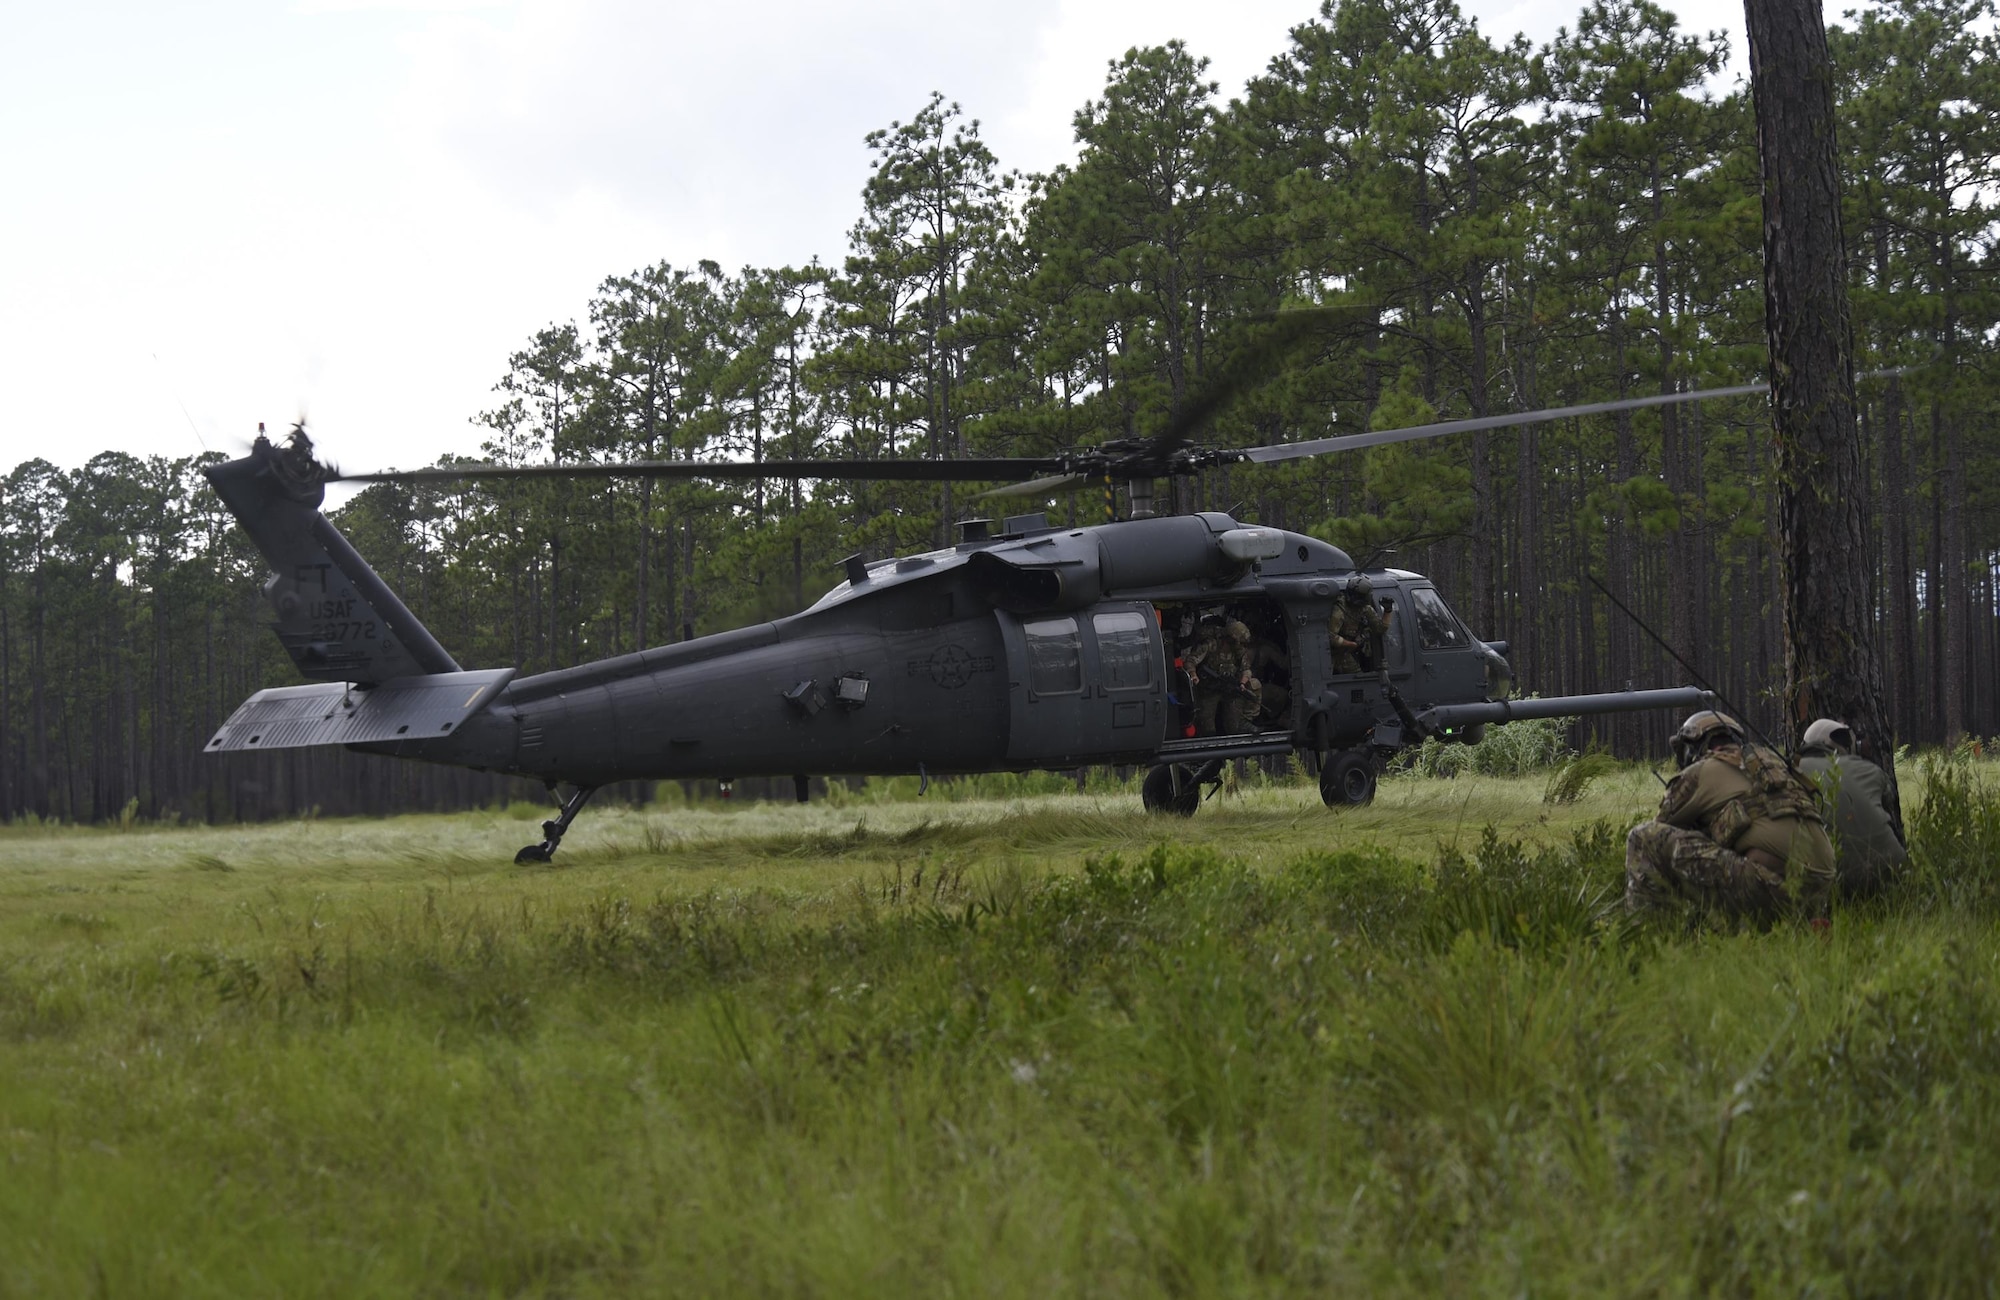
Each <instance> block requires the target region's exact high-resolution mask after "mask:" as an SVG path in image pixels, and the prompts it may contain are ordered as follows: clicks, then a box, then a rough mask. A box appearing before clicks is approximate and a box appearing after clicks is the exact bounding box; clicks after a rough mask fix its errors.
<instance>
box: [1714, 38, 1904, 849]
mask: <svg viewBox="0 0 2000 1300" xmlns="http://www.w3.org/2000/svg"><path fill="white" fill-rule="evenodd" d="M1744 12H1745V16H1746V20H1747V21H1746V25H1747V27H1748V30H1749V35H1750V87H1751V94H1752V97H1753V99H1754V101H1755V105H1756V111H1757V146H1758V147H1757V152H1758V155H1759V158H1760V161H1761V164H1762V173H1763V189H1764V325H1765V332H1766V335H1767V336H1768V338H1769V342H1770V351H1771V399H1772V400H1771V409H1772V414H1773V417H1774V423H1775V425H1776V430H1777V453H1778V475H1777V478H1778V519H1779V526H1780V530H1781V545H1782V547H1783V551H1782V555H1783V564H1784V583H1785V609H1784V614H1785V715H1786V717H1785V723H1786V725H1787V726H1789V727H1791V728H1794V730H1793V732H1792V734H1793V735H1796V734H1798V733H1797V730H1796V729H1797V728H1801V727H1803V726H1804V725H1805V724H1806V723H1808V722H1810V721H1811V720H1812V719H1813V718H1815V717H1819V716H1828V717H1835V718H1839V719H1841V720H1842V721H1844V722H1846V723H1847V724H1848V725H1849V726H1851V727H1852V728H1853V729H1854V734H1855V738H1856V741H1857V745H1859V746H1861V747H1864V748H1866V749H1868V750H1869V751H1871V756H1873V757H1876V758H1878V759H1880V760H1881V761H1882V762H1883V766H1884V768H1885V769H1886V770H1888V772H1889V801H1890V805H1891V809H1892V811H1894V810H1895V808H1896V804H1897V797H1896V781H1895V772H1894V764H1893V763H1892V762H1891V761H1890V760H1891V759H1892V758H1893V756H1894V754H1895V749H1896V747H1895V738H1894V736H1893V734H1892V733H1891V732H1890V730H1889V726H1888V721H1887V719H1886V717H1885V716H1884V713H1883V708H1882V670H1881V663H1880V660H1879V659H1878V657H1877V653H1876V648H1875V640H1876V630H1875V609H1874V602H1873V601H1872V600H1871V599H1870V592H1871V588H1870V585H1869V581H1868V562H1867V556H1868V539H1867V534H1866V532H1865V530H1864V528H1863V526H1862V518H1861V499H1862V490H1861V489H1862V483H1861V443H1860V438H1859V436H1858V435H1857V431H1856V425H1855V416H1854V355H1853V352H1854V344H1853V327H1852V324H1851V321H1850V318H1849V316H1848V310H1847V247H1846V243H1845V242H1844V240H1843V239H1842V237H1841V229H1840V157H1839V149H1838V144H1837V142H1836V141H1835V139H1834V114H1833V65H1832V63H1831V61H1830V60H1829V59H1828V57H1827V48H1826V28H1825V26H1824V25H1823V24H1822V21H1821V18H1820V6H1819V4H1818V0H1746V3H1745V5H1744ZM1787 739H1789V737H1788V738H1787ZM1899 820H1900V818H1899Z"/></svg>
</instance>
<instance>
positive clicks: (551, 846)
mask: <svg viewBox="0 0 2000 1300" xmlns="http://www.w3.org/2000/svg"><path fill="white" fill-rule="evenodd" d="M549 788H550V789H551V790H554V788H555V787H554V785H553V784H551V785H550V787H549ZM596 789H597V787H596V786H594V785H582V786H578V787H577V788H576V793H575V794H572V795H571V796H570V797H569V798H567V799H565V800H563V806H562V813H561V815H559V816H558V817H557V818H556V819H555V820H554V821H552V822H543V823H542V842H541V843H540V844H530V845H528V846H527V847H526V848H524V849H522V850H521V851H520V852H519V853H516V854H515V855H514V862H515V864H516V865H520V866H526V865H527V864H529V863H533V862H539V863H543V864H547V863H550V862H553V861H555V856H556V846H557V845H559V844H561V843H562V838H563V832H564V831H567V830H568V829H569V824H570V823H571V822H573V821H575V820H576V815H577V814H578V813H580V812H582V811H583V805H584V804H585V802H587V801H588V800H589V798H590V796H591V794H592V793H593V792H594V791H595V790H596Z"/></svg>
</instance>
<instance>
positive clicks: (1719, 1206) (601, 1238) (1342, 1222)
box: [0, 759, 2000, 1297]
mask: <svg viewBox="0 0 2000 1300" xmlns="http://www.w3.org/2000/svg"><path fill="white" fill-rule="evenodd" d="M1986 772H1987V765H1986V764H1984V763H1980V762H1975V761H1972V760H1969V759H1960V760H1958V761H1956V762H1953V763H1949V764H1946V763H1937V762H1934V763H1933V764H1931V765H1930V768H1929V769H1928V770H1927V771H1925V772H1919V771H1917V770H1914V769H1913V770H1911V771H1909V772H1908V773H1906V775H1905V790H1906V800H1907V801H1908V806H1909V807H1910V809H1911V810H1912V812H1913V813H1914V814H1915V815H1914V816H1913V818H1912V828H1913V835H1914V848H1915V850H1916V853H1917V859H1918V869H1917V870H1916V871H1915V872H1914V873H1913V875H1912V878H1911V879H1910V880H1909V881H1908V882H1906V883H1905V884H1903V885H1902V886H1901V887H1899V888H1898V889H1897V890H1896V891H1895V893H1894V895H1893V896H1892V897H1890V898H1888V899H1886V900H1883V901H1882V902H1880V903H1876V904H1871V905H1869V906H1868V907H1866V908H1857V909H1852V910H1848V911H1845V912H1842V913H1841V914H1839V915H1838V916H1837V917H1836V919H1835V923H1834V926H1833V928H1832V930H1831V932H1830V934H1828V935H1824V936H1822V935H1818V934H1815V933H1814V932H1812V931H1810V930H1807V929H1803V928H1795V927H1789V926H1786V927H1780V928H1779V929H1777V930H1776V931H1774V932H1772V933H1770V934H1763V935H1758V934H1747V933H1724V932H1720V931H1718V930H1716V929H1713V928H1708V929H1700V930H1697V929H1692V928H1689V927H1675V928H1673V929H1671V930H1665V931H1663V930H1660V929H1650V930H1635V929H1633V928H1631V927H1630V926H1628V925H1626V924H1625V923H1624V922H1623V921H1622V919H1621V917H1620V916H1619V914H1618V912H1617V910H1616V906H1615V904H1616V900H1617V897H1618V893H1619V890H1620V887H1621V875H1620V855H1621V852H1622V836H1623V831H1624V829H1625V827H1627V826H1628V825H1630V824H1631V822H1633V821H1634V820H1637V819H1638V818H1639V817H1640V816H1642V815H1643V814H1644V813H1645V812H1647V811H1648V810H1649V809H1650V808H1651V806H1652V805H1653V803H1654V801H1655V800H1656V798H1657V789H1658V787H1657V786H1656V785H1655V784H1654V783H1653V779H1652V778H1651V777H1650V776H1648V775H1646V774H1645V773H1643V772H1641V771H1638V770H1636V769H1628V770H1623V771H1619V772H1615V773H1613V774H1611V775H1609V776H1607V777H1606V778H1604V779H1603V780H1601V781H1599V782H1598V783H1597V784H1596V785H1594V786H1593V787H1592V788H1591V789H1590V791H1589V792H1588V793H1587V794H1586V795H1585V797H1584V798H1583V799H1582V800H1581V801H1579V802H1577V803H1574V804H1568V805H1551V804H1547V803H1545V802H1543V793H1544V788H1545V785H1546V782H1547V777H1546V775H1537V776H1529V777H1520V778H1511V779H1499V778H1485V777H1473V776H1463V777H1460V778H1459V779H1457V780H1423V779H1403V780H1396V781H1389V782H1385V783H1384V786H1383V789H1382V794H1381V797H1380V798H1379V800H1378V801H1377V803H1376V804H1375V805H1374V806H1372V807H1370V808H1367V809H1363V810H1356V811H1350V812H1344V813H1339V814H1335V813H1330V812H1328V811H1327V810H1325V809H1323V808H1321V807H1320V806H1319V802H1318V799H1317V797H1316V795H1315V794H1314V793H1313V792H1312V791H1311V790H1309V789H1308V788H1306V787H1304V786H1302V785H1286V784H1277V785H1263V784H1255V783H1252V784H1246V785H1245V786H1244V787H1243V788H1242V789H1240V790H1238V791H1236V792H1234V793H1232V794H1229V795H1226V796H1224V797H1220V798H1217V799H1215V800H1213V801H1212V802H1210V803H1209V804H1208V805H1206V806H1204V807H1203V809H1202V810H1201V812H1200V813H1199V815H1197V816H1196V817H1195V818H1193V819H1192V820H1190V821H1185V822H1181V821H1172V822H1163V821H1161V820H1159V819H1155V818H1150V817H1148V816H1146V815H1145V814H1143V813H1142V812H1141V811H1140V810H1139V807H1138V800H1137V797H1136V795H1133V794H1130V793H1127V792H1123V791H1109V792H1104V793H1085V794H1069V795H1038V796H1034V797H1028V798H1018V799H997V800H981V799H976V798H960V799H953V800H944V799H939V798H936V797H932V798H929V799H925V800H908V799H902V798H895V797H889V794H888V793H882V792H878V793H877V794H875V795H871V794H870V793H869V792H861V793H858V794H853V793H850V794H846V795H844V796H843V797H842V798H841V799H839V800H838V801H837V806H836V804H834V803H815V804H813V805H811V806H808V807H796V806H780V805H745V806H740V807H732V806H727V805H713V804H707V805H698V806H694V807H690V808H684V809H677V810H673V811H671V812H661V811H654V812H649V813H641V812H634V811H628V810H620V809H600V810H596V811H594V812H592V813H590V814H587V815H586V816H585V818H584V819H583V820H582V821H581V822H580V823H579V826H578V829H577V831H576V832H575V833H574V834H573V835H572V836H571V837H570V840H569V841H568V843H567V844H566V845H565V847H564V849H563V851H562V854H561V855H560V857H559V865H558V866H557V867H555V868H553V869H550V868H534V869H529V868H519V867H514V866H512V865H511V864H510V862H509V859H510V858H511V856H512V853H513V850H514V849H515V848H517V847H519V846H520V845H521V844H523V843H526V842H528V841H529V840H531V839H534V838H537V835H536V833H535V832H536V827H535V824H534V820H533V819H532V818H529V817H526V816H524V815H521V814H524V813H525V811H526V810H520V812H519V813H516V814H511V815H510V814H509V813H505V812H499V813H491V814H481V815H465V816H456V817H411V818H401V819H396V820H392V821H384V822H324V821H304V822H294V823H287V824H281V825H270V826H260V827H246V828H238V829H224V830H212V829H151V828H144V827H135V828H131V829H127V830H123V831H121V830H116V829H74V828H26V827H15V828H10V829H4V830H0V1295H5V1296H12V1295H60V1296H69V1295H92V1294H96V1295H105V1296H147V1295H229V1296H240V1295H274V1296H275V1295H283V1296H309V1295H341V1296H346V1295H403V1294H420V1295H551V1296H554V1295H560V1296H589V1295H605V1294H661V1295H700V1294H716V1295H745V1294H752V1295H762V1294H783V1295H857V1296H859V1295H880V1294H924V1295H1023V1294H1028V1295H1035V1296H1038V1297H1040V1296H1053V1295H1107V1294H1108V1295H1125V1294H1133V1295H1146V1294H1160V1293H1167V1294H1196V1295H1205V1294H1217V1293H1223V1294H1264V1293H1274V1294H1275V1293H1298V1292H1312V1293H1325V1292H1329V1291H1335V1290H1346V1291H1354V1292H1360V1293H1366V1294H1396V1293H1401V1294H1413V1295H1414V1294H1434V1293H1439V1292H1445V1293H1468V1292H1478V1293H1493V1294H1498V1293H1505V1294H1510V1295H1511V1294H1537V1295H1560V1294H1574V1293H1615V1294H1623V1295H1679V1294H1695V1293H1702V1294H1706V1293H1714V1292H1722V1293H1728V1294H1744V1295H1767V1294H1768V1295H1779V1294H1782V1295H1800V1294H1841V1295H1901V1294H1934V1295H1949V1294H1967V1295H1973V1294H1979V1295H1989V1294H1992V1292H1993V1290H1994V1288H1995V1285H1996V1283H1995V1281H1994V1279H1995V1278H1996V1277H2000V1257H1997V1256H2000V1247H1996V1241H1995V1234H1996V1225H2000V1175H1996V1174H1995V1173H1994V1171H1995V1170H2000V971H1996V956H1997V955H2000V945H1996V941H1995V933H1994V922H1995V918H1996V916H2000V863H1996V855H2000V799H1996V797H1995V795H1994V794H1993V793H1992V791H1991V790H1989V789H1988V787H1987V785H1986V781H1987V776H1986ZM537 815H539V814H537Z"/></svg>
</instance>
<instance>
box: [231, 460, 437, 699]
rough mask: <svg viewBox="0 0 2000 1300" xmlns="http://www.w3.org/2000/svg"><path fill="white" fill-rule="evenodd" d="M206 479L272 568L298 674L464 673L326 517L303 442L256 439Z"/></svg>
mask: <svg viewBox="0 0 2000 1300" xmlns="http://www.w3.org/2000/svg"><path fill="white" fill-rule="evenodd" d="M202 472H203V473H204V474H205V475H207V476H208V481H209V482H210V483H211V484H212V485H214V487H215V492H216V495H217V496H219V497H221V498H222V503H223V504H224V505H226V506H228V507H229V513H231V514H232V515H235V516H236V522H237V523H239V524H241V525H242V526H243V531H244V532H246V533H248V534H249V535H250V540H251V541H253V542H255V543H256V545H257V549H258V550H259V551H262V552H263V553H264V558H265V559H266V560H268V561H270V563H271V568H272V570H273V573H272V576H271V578H270V580H269V581H268V582H266V583H265V584H264V596H265V598H266V599H268V600H269V601H270V602H271V608H272V610H273V611H275V613H276V615H277V617H276V619H275V621H274V622H273V623H272V625H271V626H272V629H273V630H274V631H276V632H277V634H278V640H279V641H280V642H282V643H283V644H284V647H285V649H286V650H287V651H289V652H290V653H291V656H292V662H293V663H295V664H297V665H298V669H299V672H300V673H301V674H303V675H304V676H306V677H308V678H312V679H315V680H317V681H323V682H353V683H356V684H358V685H363V686H373V685H376V684H378V683H381V682H386V681H389V680H392V679H394V678H398V677H423V676H432V675H436V674H440V673H456V672H458V671H460V670H459V666H458V664H457V663H456V662H455V661H454V660H453V659H452V657H451V656H450V655H449V654H447V653H446V652H445V648H444V647H443V646H442V645H439V644H438V641H437V638H436V637H434V636H432V635H431V634H430V631H429V629H427V628H425V627H424V625H423V624H422V623H419V622H418V621H417V617H416V615H414V614H412V613H411V612H410V611H409V609H408V608H407V607H406V606H405V605H404V604H403V602H402V601H401V600H398V599H397V598H396V593H395V592H393V591H391V590H389V585H388V584H387V583H385V582H383V581H382V579H381V578H380V577H379V576H378V575H377V574H376V572H375V570H373V569H371V568H369V567H368V562H367V561H366V560H364V559H362V558H361V556H360V554H359V553H358V552H357V551H355V549H354V547H353V546H352V545H351V544H350V543H349V542H348V540H347V539H346V538H345V537H343V536H341V534H340V530H339V529H338V528H335V527H334V526H333V524H332V523H331V522H330V521H329V520H328V519H327V517H326V516H325V515H323V514H321V513H320V510H319V507H320V503H321V501H323V500H324V499H325V492H326V489H325V471H324V470H323V469H322V468H321V467H320V465H319V464H318V463H317V462H316V461H314V460H313V459H312V451H311V444H310V443H308V442H306V441H305V440H304V438H303V437H302V436H301V437H297V438H295V439H294V441H293V443H292V444H291V445H290V446H287V447H285V448H282V449H281V448H279V447H277V446H274V445H273V444H272V443H271V442H270V441H268V440H267V439H265V438H264V437H263V436H262V435H259V436H258V438H257V441H256V443H255V444H253V445H252V447H251V449H250V454H249V455H248V456H245V457H243V458H241V459H239V460H232V461H225V462H223V463H222V464H219V465H210V466H207V467H205V468H204V469H203V470H202Z"/></svg>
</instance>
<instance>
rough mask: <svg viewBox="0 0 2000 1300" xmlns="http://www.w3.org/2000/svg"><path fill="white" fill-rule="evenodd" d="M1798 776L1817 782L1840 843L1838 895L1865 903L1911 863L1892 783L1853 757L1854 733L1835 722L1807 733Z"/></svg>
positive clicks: (1823, 722)
mask: <svg viewBox="0 0 2000 1300" xmlns="http://www.w3.org/2000/svg"><path fill="white" fill-rule="evenodd" d="M1799 771H1801V772H1803V773H1804V774H1805V775H1806V776H1807V777H1809V778H1811V779H1812V780H1813V781H1814V782H1816V783H1818V785H1819V789H1820V793H1821V795H1823V796H1824V797H1825V799H1826V808H1827V820H1828V821H1830V822H1831V823H1832V824H1833V828H1834V832H1835V835H1836V836H1837V838H1838V840H1839V842H1838V843H1837V844H1836V845H1835V846H1834V848H1835V850H1836V851H1837V854H1838V857H1839V860H1840V861H1839V866H1840V893H1841V896H1842V897H1843V898H1865V897H1867V896H1868V895H1870V894H1873V893H1875V892H1877V891H1878V890H1880V889H1881V888H1882V886H1883V885H1885V884H1887V883H1888V881H1889V879H1890V878H1891V877H1892V876H1894V875H1895V874H1896V873H1897V872H1899V871H1901V870H1902V869H1903V866H1904V864H1905V863H1907V862H1908V861H1909V859H1910V854H1909V850H1908V849H1906V848H1904V847H1903V837H1902V835H1901V833H1900V832H1899V831H1898V829H1897V826H1896V819H1895V818H1894V817H1892V816H1891V815H1890V813H1889V778H1888V776H1887V775H1886V774H1885V773H1884V772H1883V771H1882V769H1881V768H1879V767H1877V766H1876V765H1875V764H1873V763H1871V762H1869V761H1868V760H1867V759H1865V758H1863V757H1861V756H1860V755H1859V754H1856V753H1855V752H1854V730H1853V728H1851V727H1849V726H1848V725H1847V724H1846V723H1844V722H1839V721H1836V720H1835V719H1833V718H1821V719H1820V720H1819V721H1817V722H1815V723H1813V724H1812V725H1811V726H1810V727H1807V728H1806V736H1805V746H1804V748H1802V749H1800V750H1799Z"/></svg>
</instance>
